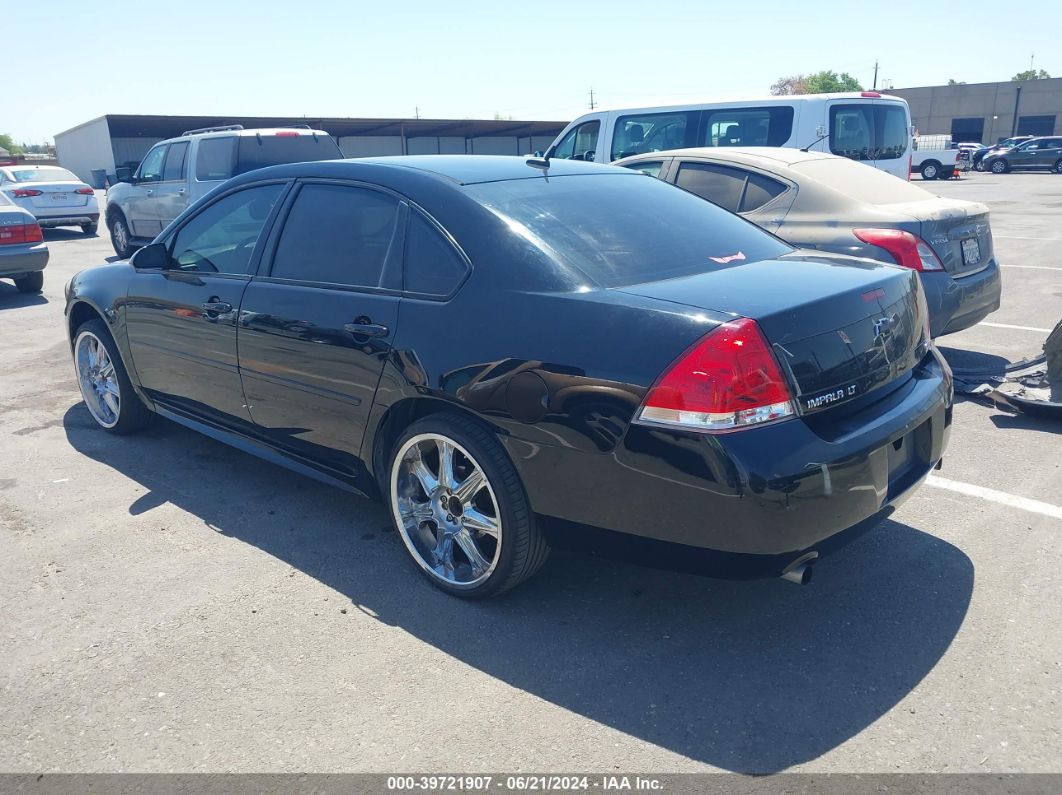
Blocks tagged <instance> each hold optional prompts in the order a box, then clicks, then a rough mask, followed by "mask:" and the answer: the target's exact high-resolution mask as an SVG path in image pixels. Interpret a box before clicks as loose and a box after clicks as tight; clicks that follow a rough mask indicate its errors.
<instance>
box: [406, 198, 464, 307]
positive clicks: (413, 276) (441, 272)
mask: <svg viewBox="0 0 1062 795" xmlns="http://www.w3.org/2000/svg"><path fill="white" fill-rule="evenodd" d="M465 272H466V268H465V262H464V260H463V259H461V256H460V255H459V254H458V253H457V252H456V251H455V250H454V247H453V245H451V243H450V241H448V240H446V239H445V238H444V237H443V235H442V233H441V232H439V230H438V229H436V228H435V227H434V226H433V225H432V224H431V223H430V222H429V221H428V220H427V219H426V218H424V217H423V216H422V215H421V214H420V213H418V212H413V213H411V214H410V218H409V229H408V231H407V233H406V277H405V289H406V292H410V293H421V294H424V295H438V296H445V295H449V294H450V293H452V292H453V291H454V289H456V287H457V285H458V284H460V283H461V280H462V279H463V278H465Z"/></svg>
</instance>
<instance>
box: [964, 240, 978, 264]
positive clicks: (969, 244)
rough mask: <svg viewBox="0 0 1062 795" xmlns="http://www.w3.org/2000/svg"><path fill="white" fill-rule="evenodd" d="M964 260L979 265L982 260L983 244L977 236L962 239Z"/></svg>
mask: <svg viewBox="0 0 1062 795" xmlns="http://www.w3.org/2000/svg"><path fill="white" fill-rule="evenodd" d="M962 261H963V262H965V263H966V264H967V265H977V264H978V263H980V262H981V244H980V243H978V242H977V238H976V237H971V238H969V239H967V240H964V241H962Z"/></svg>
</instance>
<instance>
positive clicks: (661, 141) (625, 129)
mask: <svg viewBox="0 0 1062 795" xmlns="http://www.w3.org/2000/svg"><path fill="white" fill-rule="evenodd" d="M694 124H695V121H694V111H679V112H677V113H676V112H670V113H645V114H639V115H637V116H620V117H619V118H618V119H616V129H615V130H613V132H612V159H613V160H619V159H620V158H621V157H630V156H631V155H640V154H642V153H643V152H662V151H665V150H667V149H681V148H682V147H684V146H686V131H687V130H688V129H692V128H693V126H694Z"/></svg>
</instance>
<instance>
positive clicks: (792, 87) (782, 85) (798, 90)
mask: <svg viewBox="0 0 1062 795" xmlns="http://www.w3.org/2000/svg"><path fill="white" fill-rule="evenodd" d="M806 82H807V78H806V77H804V75H791V76H790V77H779V78H778V79H777V80H775V81H774V83H772V84H771V93H772V94H773V95H774V96H776V97H784V96H789V95H790V94H806V93H808V92H807V90H806V88H805V83H806Z"/></svg>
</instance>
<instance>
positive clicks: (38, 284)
mask: <svg viewBox="0 0 1062 795" xmlns="http://www.w3.org/2000/svg"><path fill="white" fill-rule="evenodd" d="M15 287H17V288H18V291H19V292H20V293H39V292H40V291H41V290H43V289H44V271H36V272H34V273H28V274H26V275H25V276H23V277H22V278H21V279H15Z"/></svg>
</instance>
